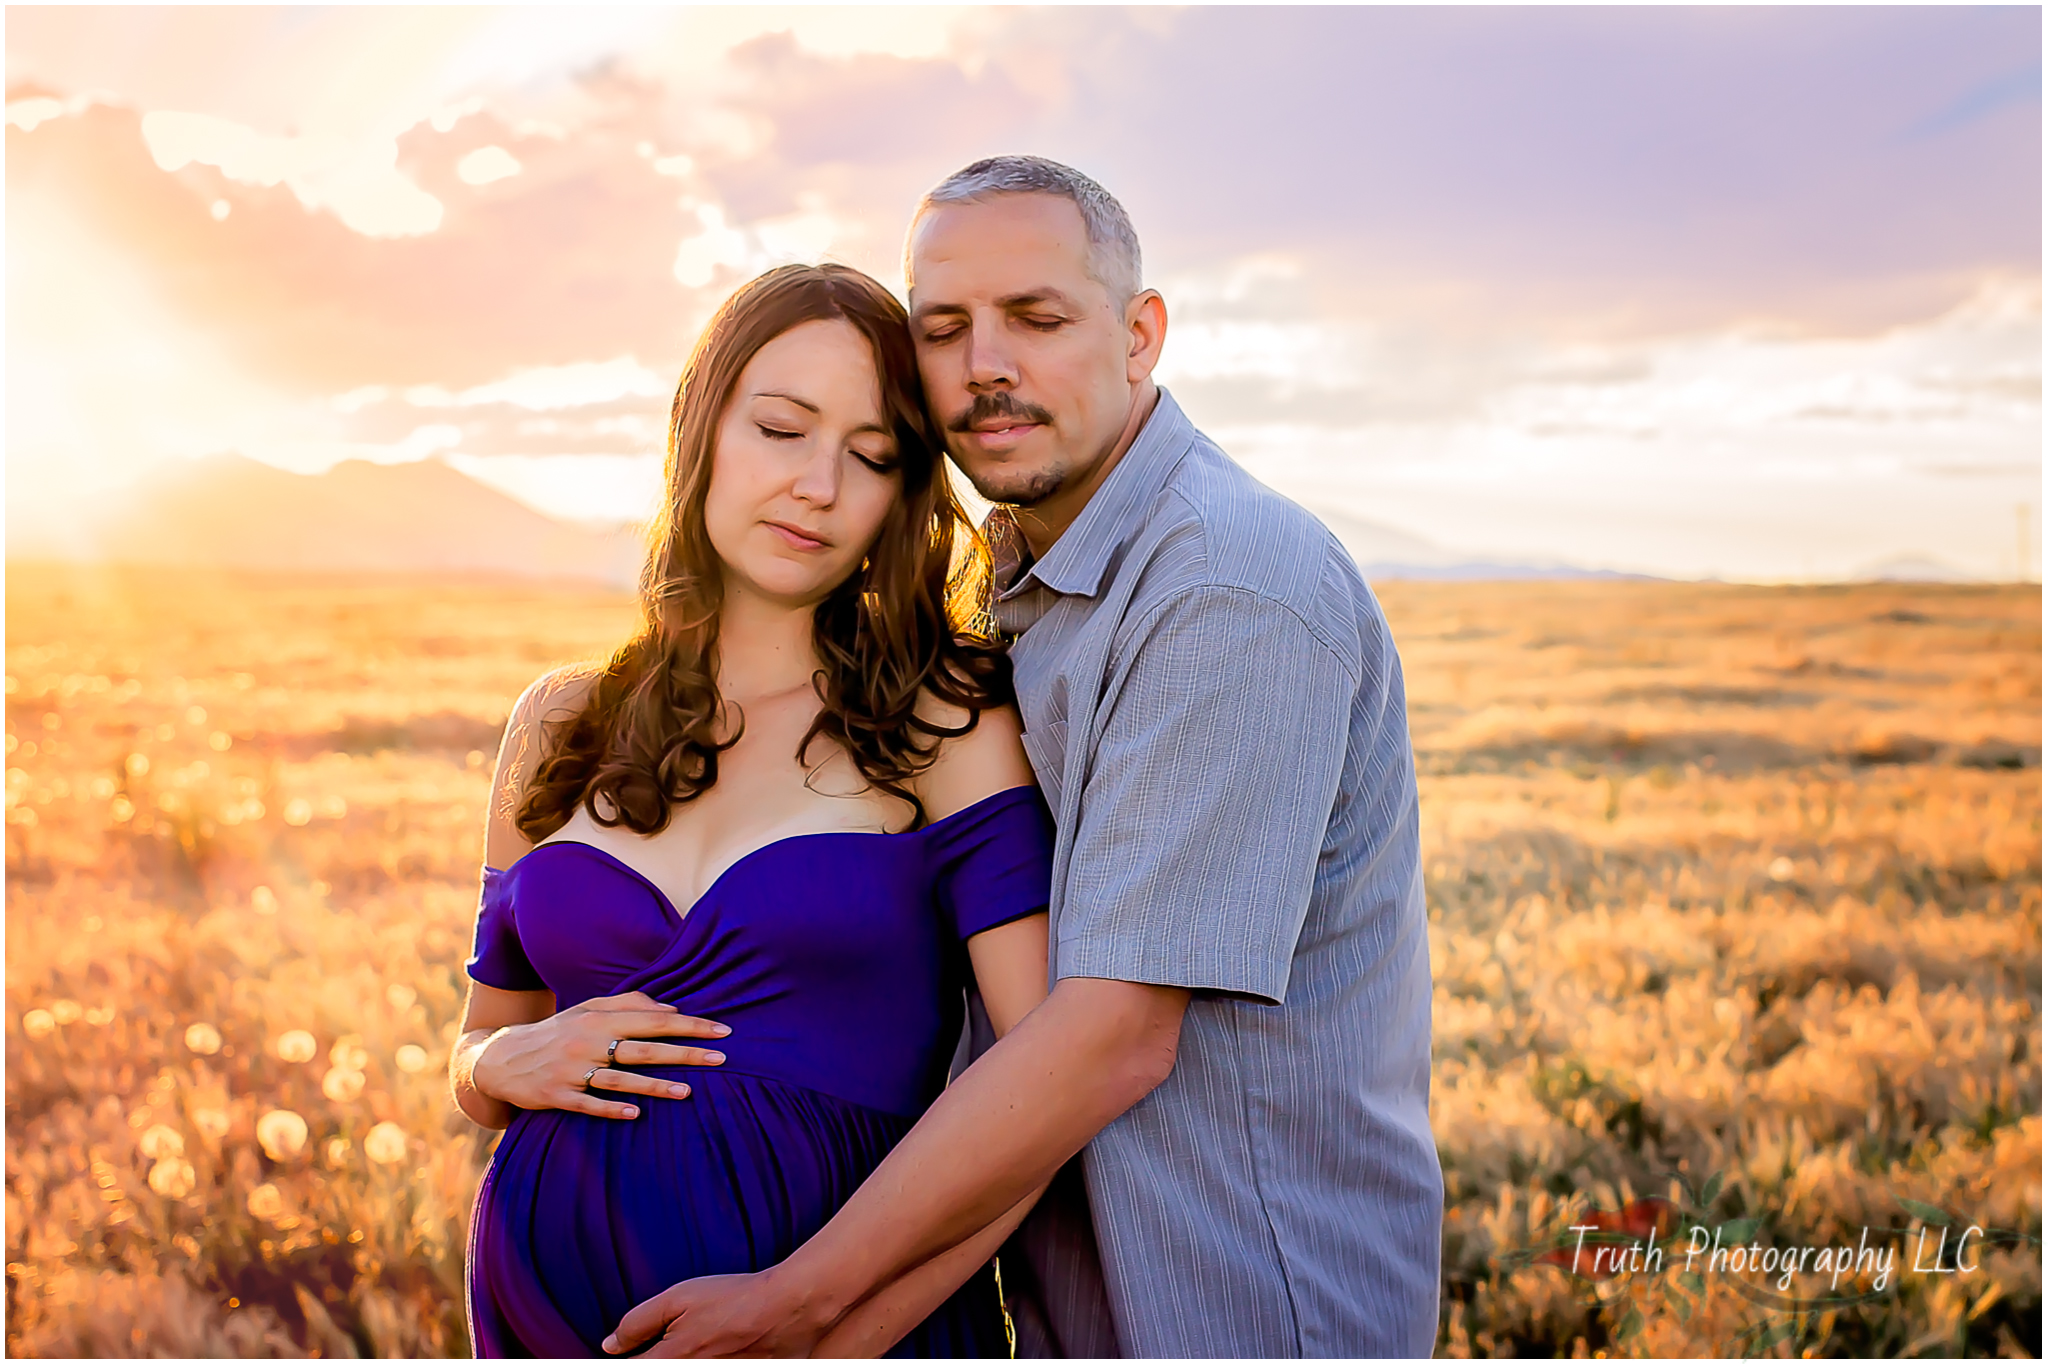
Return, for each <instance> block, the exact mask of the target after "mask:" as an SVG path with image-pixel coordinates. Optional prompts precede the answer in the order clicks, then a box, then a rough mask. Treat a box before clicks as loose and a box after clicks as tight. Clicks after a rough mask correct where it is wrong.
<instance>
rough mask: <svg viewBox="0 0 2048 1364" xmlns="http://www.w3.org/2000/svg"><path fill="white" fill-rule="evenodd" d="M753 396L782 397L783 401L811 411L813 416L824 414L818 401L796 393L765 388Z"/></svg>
mask: <svg viewBox="0 0 2048 1364" xmlns="http://www.w3.org/2000/svg"><path fill="white" fill-rule="evenodd" d="M753 396H755V397H756V398H780V399H782V401H784V402H786V403H795V404H796V405H797V406H798V407H801V408H802V409H803V410H804V411H806V412H809V413H811V414H812V415H813V416H822V415H824V414H823V413H822V412H821V411H820V410H819V407H818V405H817V404H816V403H814V402H810V401H808V400H807V399H803V398H799V397H797V396H796V395H795V394H794V393H781V392H778V391H776V390H774V389H764V390H762V391H760V392H758V393H756V394H754V395H753Z"/></svg>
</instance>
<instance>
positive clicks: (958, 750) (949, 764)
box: [917, 692, 1035, 819]
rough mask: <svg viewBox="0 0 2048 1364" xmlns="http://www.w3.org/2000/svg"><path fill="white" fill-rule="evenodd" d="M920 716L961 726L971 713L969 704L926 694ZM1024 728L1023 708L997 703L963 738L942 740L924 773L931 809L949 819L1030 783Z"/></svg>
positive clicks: (921, 792) (921, 783)
mask: <svg viewBox="0 0 2048 1364" xmlns="http://www.w3.org/2000/svg"><path fill="white" fill-rule="evenodd" d="M918 715H919V717H920V718H922V719H923V720H925V721H926V722H927V723H929V724H933V725H938V726H943V727H944V728H946V729H958V728H960V727H961V726H962V725H964V724H966V723H967V721H968V718H969V715H970V712H969V711H968V709H967V707H965V706H961V705H956V704H954V703H952V702H950V701H945V700H941V699H940V698H939V697H936V696H933V695H931V694H930V693H928V692H927V693H926V694H925V696H924V698H923V699H922V700H921V702H920V704H919V706H918ZM1023 732H1024V724H1023V721H1021V720H1019V719H1018V718H1017V708H1016V707H1015V706H1010V705H1002V706H991V707H989V708H988V709H987V710H984V711H981V712H980V714H979V718H977V719H976V720H975V724H974V728H972V729H970V730H968V731H967V732H966V733H965V734H962V735H959V736H958V737H957V738H951V739H942V740H940V741H939V752H938V756H937V757H936V758H934V759H933V761H932V765H931V766H930V767H928V768H926V769H925V770H924V771H923V772H921V773H920V774H919V775H918V781H917V794H918V796H919V798H920V799H922V800H923V801H924V807H925V813H926V815H927V816H929V817H930V818H932V819H944V818H945V817H946V816H947V815H950V814H953V813H954V812H955V811H959V810H964V809H966V808H967V807H968V806H970V805H972V804H974V803H975V802H976V801H979V800H986V799H987V798H988V797H990V796H992V795H994V794H995V793H996V792H998V791H1007V790H1009V789H1010V788H1011V787H1013V786H1030V785H1033V784H1034V782H1035V779H1034V778H1033V777H1032V775H1031V762H1030V760H1029V759H1028V758H1026V757H1025V756H1024V744H1023V742H1022V740H1021V739H1020V738H1019V736H1020V735H1021V734H1023Z"/></svg>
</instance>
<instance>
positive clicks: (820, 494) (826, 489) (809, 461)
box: [789, 442, 839, 507]
mask: <svg viewBox="0 0 2048 1364" xmlns="http://www.w3.org/2000/svg"><path fill="white" fill-rule="evenodd" d="M789 491H790V493H791V495H792V496H794V497H796V498H797V499H798V500H800V501H804V502H808V503H810V504H811V505H812V506H814V507H829V506H831V505H832V504H833V503H834V502H836V501H838V500H839V452H838V451H837V450H836V449H833V448H832V447H831V446H829V445H826V444H823V443H822V442H821V443H820V444H818V445H816V446H814V447H813V448H812V449H811V451H810V453H809V455H808V456H807V457H806V458H805V460H804V462H803V464H802V465H801V466H799V467H798V469H797V471H796V482H795V483H793V484H791V485H790V489H789Z"/></svg>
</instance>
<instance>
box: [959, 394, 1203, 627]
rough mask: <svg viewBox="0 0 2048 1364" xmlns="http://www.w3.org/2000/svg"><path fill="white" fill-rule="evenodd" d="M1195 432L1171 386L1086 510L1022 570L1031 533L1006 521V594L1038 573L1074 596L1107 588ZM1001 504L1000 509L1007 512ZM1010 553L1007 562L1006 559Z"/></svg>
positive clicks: (1002, 547)
mask: <svg viewBox="0 0 2048 1364" xmlns="http://www.w3.org/2000/svg"><path fill="white" fill-rule="evenodd" d="M1194 434H1195V428H1194V423H1192V422H1190V421H1189V420H1188V419H1187V414H1186V413H1184V412H1182V411H1181V410H1180V404H1179V403H1177V402H1175V401H1174V400H1173V395H1172V394H1171V393H1168V392H1167V391H1166V390H1165V389H1164V388H1162V389H1160V390H1159V401H1158V402H1157V403H1156V404H1154V406H1153V408H1152V414H1151V415H1150V416H1148V417H1146V418H1145V424H1144V425H1143V426H1142V427H1140V428H1139V429H1138V437H1137V439H1136V440H1134V441H1132V442H1131V448H1130V449H1128V450H1126V451H1124V454H1123V458H1122V459H1120V460H1118V461H1117V462H1116V467H1115V468H1114V469H1111V470H1110V471H1109V477H1108V478H1106V479H1104V480H1103V482H1102V486H1101V487H1100V488H1097V489H1096V490H1095V496H1093V497H1091V498H1089V499H1088V505H1086V506H1085V507H1083V508H1081V514H1080V515H1079V516H1076V517H1075V518H1074V523H1073V524H1072V525H1070V526H1068V527H1067V528H1066V530H1065V531H1064V532H1063V533H1062V534H1061V535H1060V538H1059V539H1057V540H1055V541H1054V542H1053V545H1052V548H1051V549H1048V550H1047V551H1046V552H1045V553H1044V555H1043V556H1041V557H1040V558H1039V560H1038V561H1037V562H1036V563H1034V564H1032V565H1031V567H1030V569H1029V570H1028V571H1027V572H1025V573H1023V574H1022V575H1015V567H1014V566H1015V565H1016V564H1019V563H1021V562H1022V560H1023V556H1024V554H1025V553H1026V552H1027V551H1026V550H1025V549H1024V545H1023V537H1022V535H1021V534H1019V533H1018V532H1017V531H1016V528H1015V526H1014V525H1009V526H1005V527H1004V529H1003V532H1002V533H1001V534H1000V535H999V537H998V546H997V568H998V572H997V578H996V581H997V582H998V583H999V584H1000V583H1003V582H1006V581H1007V582H1009V586H1008V587H1005V588H1002V589H1001V590H1000V592H999V596H1000V597H1001V598H1002V599H1004V600H1008V599H1009V598H1011V597H1014V596H1017V595H1019V594H1020V593H1022V592H1024V591H1025V590H1026V588H1028V587H1029V586H1030V585H1031V584H1032V583H1033V582H1034V581H1035V582H1037V583H1038V584H1039V585H1041V586H1044V587H1049V588H1051V589H1052V590H1053V591H1055V592H1059V593H1062V594H1065V595H1068V596H1082V597H1092V596H1094V595H1095V594H1096V593H1097V592H1098V591H1100V590H1101V588H1102V575H1103V573H1104V571H1105V570H1107V569H1108V567H1109V561H1110V557H1111V556H1112V555H1114V554H1115V553H1116V551H1117V550H1119V549H1121V548H1122V547H1123V546H1124V545H1125V544H1127V543H1128V542H1129V541H1130V539H1131V537H1132V536H1134V535H1136V534H1137V533H1138V528H1139V520H1138V513H1139V512H1140V511H1141V510H1143V509H1144V508H1145V507H1147V506H1149V505H1151V503H1152V500H1153V499H1154V498H1156V497H1157V496H1158V495H1159V491H1160V489H1162V488H1164V487H1165V486H1166V480H1167V479H1168V478H1169V477H1170V476H1171V475H1172V473H1173V471H1174V469H1175V468H1176V467H1178V466H1179V464H1180V461H1181V456H1183V455H1185V454H1186V453H1187V452H1188V448H1189V446H1190V445H1191V444H1192V443H1193V437H1194ZM1003 514H1004V513H1002V512H1000V511H998V512H997V513H994V514H993V515H1003ZM1005 559H1007V560H1009V563H1008V564H1007V565H1005V564H1004V563H1003V560H1005Z"/></svg>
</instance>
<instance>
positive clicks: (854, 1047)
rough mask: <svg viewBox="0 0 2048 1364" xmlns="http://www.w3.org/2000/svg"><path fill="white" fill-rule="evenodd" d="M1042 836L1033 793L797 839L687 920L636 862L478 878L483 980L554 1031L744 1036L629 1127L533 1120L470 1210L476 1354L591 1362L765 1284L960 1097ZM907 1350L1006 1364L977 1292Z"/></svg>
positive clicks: (714, 894)
mask: <svg viewBox="0 0 2048 1364" xmlns="http://www.w3.org/2000/svg"><path fill="white" fill-rule="evenodd" d="M1051 849H1052V824H1051V820H1050V818H1049V817H1048V816H1047V814H1046V812H1045V807H1044V806H1043V805H1042V804H1041V803H1040V801H1039V799H1038V793H1037V792H1036V791H1035V790H1033V789H1032V788H1029V787H1018V788H1015V789H1012V790H1009V791H1002V792H998V793H997V794H996V795H993V796H990V797H989V798H988V799H986V800H983V801H981V802H979V803H978V804H975V805H972V806H969V807H968V808H967V809H964V810H961V811H959V812H957V813H955V814H953V815H950V816H948V817H946V818H944V819H940V820H936V821H934V822H933V823H931V824H928V825H926V826H925V827H923V828H922V829H917V830H914V831H912V832H909V833H902V834H863V833H817V834H799V835H797V836H795V837H792V838H785V839H781V840H779V841H777V842H774V843H770V844H768V845H767V846H765V847H762V848H759V849H756V850H755V851H753V852H751V853H749V854H747V855H746V856H745V857H743V858H741V859H740V860H739V861H738V862H736V863H734V864H733V865H732V866H731V867H729V868H728V869H727V870H726V871H725V872H724V873H723V874H722V875H720V877H719V878H718V880H717V881H716V882H715V883H714V884H713V885H712V886H711V888H710V889H709V890H707V891H705V892H704V895H703V897H702V898H701V899H699V900H698V901H697V903H696V904H694V905H692V906H691V907H690V910H689V912H688V913H687V914H685V915H682V916H680V917H679V916H678V915H677V913H676V910H675V907H674V906H673V905H671V904H670V903H669V901H668V899H667V898H666V897H665V896H664V895H663V894H662V893H661V892H660V891H659V890H658V889H656V888H655V886H654V885H653V883H652V882H650V881H648V880H647V878H646V877H644V876H642V875H640V874H639V873H638V872H636V871H634V870H633V869H632V868H630V867H628V866H627V865H626V864H625V863H623V862H621V861H619V860H618V859H617V858H615V857H613V856H611V855H610V854H609V853H606V852H603V851H601V850H600V849H598V848H595V847H592V846H590V845H589V844H584V843H566V842H564V843H546V844H543V845H541V846H540V847H538V848H536V849H534V850H533V851H532V852H530V853H528V854H527V855H526V856H525V857H522V858H521V859H520V860H519V861H518V862H516V863H515V864H513V865H512V866H511V867H510V868H508V869H506V870H504V871H499V870H496V869H488V870H486V871H485V872H484V889H483V904H482V909H481V912H480V913H479V914H478V917H477V935H476V954H475V955H474V956H473V957H472V958H471V959H470V962H469V973H470V975H471V976H473V977H474V978H476V979H477V980H479V981H481V982H482V983H484V984H485V985H491V986H495V987H497V988H498V989H501V990H540V989H547V990H552V991H554V993H555V1000H556V1003H557V1005H558V1007H560V1008H564V1009H566V1008H569V1007H570V1006H572V1005H575V1004H578V1003H581V1002H582V1001H584V1000H586V999H592V998H595V997H597V996H600V995H615V994H623V993H625V992H626V991H629V990H644V991H646V992H647V994H649V995H650V996H652V997H653V998H655V999H657V1000H661V1001H663V1002H665V1003H669V1004H673V1005H675V1006H676V1007H677V1008H678V1009H680V1010H682V1011H683V1012H684V1013H687V1014H694V1015H697V1016H699V1017H703V1018H710V1019H715V1020H717V1021H718V1022H721V1023H725V1024H728V1025H729V1026H730V1027H731V1028H732V1035H731V1036H730V1037H727V1038H724V1039H721V1040H720V1041H719V1042H718V1043H717V1046H718V1048H719V1050H721V1051H723V1052H724V1053H725V1054H726V1058H727V1059H726V1062H725V1064H724V1065H722V1066H717V1067H709V1068H707V1067H681V1066H673V1067H671V1066H653V1067H639V1068H638V1069H640V1070H642V1071H644V1072H645V1073H648V1074H658V1075H667V1076H674V1077H677V1078H681V1079H684V1080H687V1081H688V1082H689V1084H690V1086H691V1089H692V1093H691V1095H690V1097H688V1098H686V1099H649V1098H645V1097H638V1098H636V1099H635V1102H636V1103H637V1104H639V1105H640V1110H641V1111H640V1116H639V1117H638V1118H636V1119H632V1120H620V1119H613V1118H593V1117H588V1116H585V1115H583V1114H578V1113H565V1112H561V1111H558V1110H543V1111H539V1112H520V1113H519V1114H518V1115H517V1116H516V1117H514V1119H513V1121H512V1125H511V1126H510V1127H509V1128H508V1129H506V1132H505V1135H504V1137H503V1139H502V1140H500V1141H499V1143H498V1149H497V1153H496V1154H495V1155H494V1156H493V1157H492V1158H491V1165H490V1169H489V1170H488V1171H486V1172H485V1175H484V1180H483V1185H482V1187H481V1188H480V1189H479V1190H478V1192H477V1203H476V1215H475V1218H474V1220H473V1223H472V1229H471V1235H470V1258H469V1317H470V1333H471V1336H472V1339H473V1341H474V1343H475V1346H476V1352H477V1354H478V1355H479V1356H513V1355H516V1356H529V1355H531V1356H543V1357H545V1356H565V1355H597V1354H599V1353H601V1351H600V1349H599V1342H601V1341H602V1340H603V1339H604V1337H605V1336H606V1335H607V1334H608V1333H609V1332H610V1331H611V1330H612V1329H613V1328H614V1327H615V1326H617V1325H618V1322H619V1318H620V1317H622V1316H624V1315H625V1313H626V1311H627V1310H628V1309H629V1308H631V1307H633V1306H634V1305H635V1304H637V1303H639V1302H641V1301H642V1300H643V1299H646V1298H650V1297H652V1296H654V1295H655V1294H656V1293H659V1292H660V1291H661V1290H663V1289H665V1288H667V1287H668V1286H669V1285H671V1284H674V1283H677V1282H680V1281H681V1280H683V1279H690V1278H695V1277H697V1276H699V1275H703V1274H732V1273H742V1272H751V1271H754V1270H760V1269H765V1268H767V1267H768V1266H770V1265H773V1264H775V1263H777V1262H778V1261H780V1260H782V1259H783V1258H785V1257H786V1256H788V1254H789V1253H790V1252H791V1251H793V1250H795V1249H796V1248H797V1247H798V1246H799V1245H802V1244H803V1242H804V1241H805V1240H807V1239H808V1238H809V1237H810V1235H811V1234H812V1233H813V1232H815V1231H816V1230H818V1228H819V1227H821V1226H823V1225H824V1224H825V1223H826V1221H827V1220H829V1219H830V1218H831V1216H832V1214H833V1213H834V1212H836V1211H837V1210H838V1209H839V1207H840V1205H841V1204H843V1203H844V1202H845V1201H846V1200H847V1198H848V1197H850V1196H851V1195H852V1193H853V1191H854V1190H855V1189H856V1188H857V1187H859V1185H860V1182H861V1181H862V1180H863V1179H865V1178H866V1177H867V1176H868V1174H869V1172H870V1171H872V1170H873V1169H874V1168H875V1166H877V1165H879V1164H880V1163H881V1161H882V1158H883V1157H884V1156H885V1155H887V1154H888V1153H889V1151H890V1149H891V1148H892V1147H894V1146H895V1144H896V1143H897V1142H898V1141H900V1140H901V1139H902V1137H903V1135H904V1134H905V1133H906V1132H908V1131H909V1130H910V1127H911V1125H912V1124H913V1123H915V1122H916V1121H917V1118H918V1115H919V1114H921V1113H922V1112H923V1111H924V1110H925V1108H926V1107H927V1106H928V1105H929V1104H930V1103H931V1101H932V1100H933V1099H934V1098H936V1097H937V1095H938V1093H939V1091H940V1089H942V1088H943V1087H944V1085H945V1082H946V1068H947V1064H948V1062H949V1061H950V1060H951V1057H952V1052H953V1047H954V1044H955V1042H956V1041H957V1040H958V1038H959V1035H960V1023H961V997H962V986H963V984H964V983H965V981H966V979H967V962H966V952H965V948H964V944H965V942H966V940H967V939H968V938H969V937H971V936H973V935H974V934H976V933H979V932H982V931H983V930H984V929H989V928H993V927H995V926H996V925H998V924H1002V923H1006V922H1008V921H1010V920H1012V919H1017V918H1021V917H1023V916H1024V915H1027V914H1033V913H1037V912H1039V911H1040V910H1043V909H1044V908H1045V906H1046V900H1047V893H1048V892H1047V888H1048V884H1049V881H1050V875H1051V873H1050V866H1051ZM892 1353H894V1354H897V1355H905V1356H988V1355H1005V1354H1007V1353H1008V1350H1007V1347H1006V1345H1005V1341H1004V1336H1003V1327H1002V1316H1001V1307H1000V1304H999V1302H998V1300H997V1297H996V1291H995V1284H994V1280H993V1277H992V1276H991V1274H990V1272H989V1271H988V1270H987V1269H984V1270H982V1272H981V1273H980V1274H978V1275H977V1276H976V1277H975V1278H974V1279H972V1280H970V1281H969V1282H968V1283H967V1284H966V1285H965V1286H964V1287H963V1288H961V1290H960V1291H959V1292H958V1293H956V1294H954V1296H953V1297H952V1298H951V1299H949V1300H948V1301H947V1302H946V1303H945V1304H944V1305H943V1306H941V1307H940V1308H939V1310H938V1311H936V1312H934V1313H933V1314H932V1315H931V1316H930V1317H929V1318H927V1319H926V1320H925V1322H924V1323H923V1324H922V1325H920V1326H919V1327H918V1328H917V1329H916V1330H914V1331H912V1332H911V1333H910V1335H909V1336H907V1337H906V1338H905V1339H904V1340H903V1342H902V1343H901V1344H900V1345H898V1347H897V1348H896V1350H894V1351H892Z"/></svg>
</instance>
